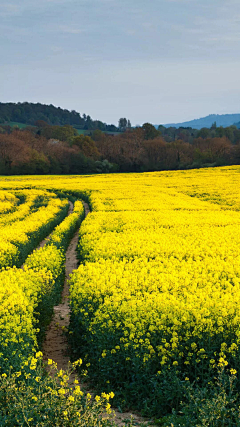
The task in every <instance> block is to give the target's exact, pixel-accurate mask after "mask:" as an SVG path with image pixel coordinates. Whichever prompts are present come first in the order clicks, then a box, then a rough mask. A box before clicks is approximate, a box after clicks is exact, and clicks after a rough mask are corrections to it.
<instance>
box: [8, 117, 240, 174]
mask: <svg viewBox="0 0 240 427" xmlns="http://www.w3.org/2000/svg"><path fill="white" fill-rule="evenodd" d="M124 125H126V129H125V131H123V132H121V133H117V134H114V135H110V134H107V133H105V132H103V131H101V130H99V129H95V130H92V131H91V134H90V135H78V133H77V131H76V129H75V128H74V127H73V126H71V125H64V126H59V125H48V123H46V122H44V121H38V123H37V126H34V127H31V126H29V127H27V128H25V129H19V128H17V127H10V126H9V125H1V126H0V174H1V175H4V174H6V175H13V174H86V173H108V172H144V171H161V170H174V169H190V168H199V167H207V166H222V165H232V164H240V130H239V129H237V128H236V127H235V126H231V127H229V128H217V127H216V126H215V125H213V126H212V128H211V129H201V130H199V131H198V130H195V129H191V128H187V129H184V128H179V129H176V128H164V127H162V126H160V127H159V128H158V129H156V128H155V127H154V126H153V125H152V124H150V123H145V124H144V125H143V126H141V127H137V128H131V127H130V126H129V127H128V125H129V123H128V121H127V123H126V122H124Z"/></svg>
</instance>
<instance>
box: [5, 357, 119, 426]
mask: <svg viewBox="0 0 240 427" xmlns="http://www.w3.org/2000/svg"><path fill="white" fill-rule="evenodd" d="M78 364H81V361H77V362H75V364H74V365H72V366H70V367H69V370H68V371H63V370H62V369H60V370H59V369H58V368H57V365H56V363H54V362H53V361H52V360H51V359H49V360H48V366H49V367H50V374H49V375H46V373H45V371H44V366H43V364H42V353H41V352H37V353H36V354H35V355H34V356H31V357H29V358H28V359H27V360H26V361H25V362H24V363H23V364H22V366H21V367H20V370H19V371H18V372H14V371H12V370H10V371H9V372H8V374H6V373H4V374H3V375H2V376H1V379H0V424H1V426H6V427H8V426H9V427H13V426H14V427H35V426H38V427H41V426H42V427H48V426H49V427H50V426H53V425H54V426H58V427H75V426H80V427H104V426H105V427H107V426H111V425H112V423H111V421H110V419H109V418H110V416H109V415H108V416H107V414H110V413H111V405H110V403H109V401H110V399H111V398H112V397H113V396H114V394H113V393H109V394H106V393H102V395H101V396H98V395H97V396H95V398H93V397H92V396H91V395H90V394H89V393H88V394H86V393H83V391H82V390H81V388H80V386H79V382H78V380H77V379H75V380H74V382H73V384H72V383H71V380H70V376H71V373H72V371H73V370H74V369H75V367H76V365H78Z"/></svg>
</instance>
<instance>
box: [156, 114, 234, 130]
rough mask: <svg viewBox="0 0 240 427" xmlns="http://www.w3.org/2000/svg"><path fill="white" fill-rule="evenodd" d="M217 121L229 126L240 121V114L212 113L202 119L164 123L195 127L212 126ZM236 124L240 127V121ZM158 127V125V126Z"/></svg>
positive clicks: (219, 123) (177, 126)
mask: <svg viewBox="0 0 240 427" xmlns="http://www.w3.org/2000/svg"><path fill="white" fill-rule="evenodd" d="M214 122H216V125H217V126H218V127H219V126H223V127H227V126H231V125H234V124H236V123H237V122H240V114H210V115H209V116H206V117H202V118H200V119H194V120H190V121H188V122H183V123H169V124H166V125H164V126H165V127H176V128H179V127H191V128H193V129H202V128H210V127H211V126H212V124H213V123H214ZM236 126H238V127H240V123H238V124H237V125H236ZM156 127H157V126H156Z"/></svg>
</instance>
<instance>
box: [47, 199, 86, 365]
mask: <svg viewBox="0 0 240 427" xmlns="http://www.w3.org/2000/svg"><path fill="white" fill-rule="evenodd" d="M70 203H71V202H70ZM82 203H83V205H84V209H85V218H86V216H87V215H88V213H89V212H90V209H89V206H88V204H87V203H85V202H82ZM70 209H73V204H72V203H71V204H70V208H69V210H70ZM70 213H71V212H70ZM78 236H79V230H77V231H76V233H75V234H74V236H73V238H72V240H71V242H70V244H69V246H68V248H67V251H66V262H65V281H64V286H63V291H62V299H61V303H60V304H59V305H57V306H55V307H54V315H53V318H52V321H51V323H50V325H49V327H48V330H47V333H46V338H45V341H44V343H43V348H42V352H43V360H44V361H47V360H48V359H52V360H54V362H56V363H57V365H58V369H63V370H65V371H66V370H67V369H68V366H69V362H70V357H69V354H68V340H67V337H66V334H65V333H64V331H65V329H66V328H68V326H69V320H70V308H69V304H68V296H69V285H68V280H69V276H70V274H71V273H72V271H73V270H76V269H77V267H78V259H77V252H76V248H77V244H78ZM45 240H47V239H45ZM43 242H44V241H43ZM43 242H42V243H43Z"/></svg>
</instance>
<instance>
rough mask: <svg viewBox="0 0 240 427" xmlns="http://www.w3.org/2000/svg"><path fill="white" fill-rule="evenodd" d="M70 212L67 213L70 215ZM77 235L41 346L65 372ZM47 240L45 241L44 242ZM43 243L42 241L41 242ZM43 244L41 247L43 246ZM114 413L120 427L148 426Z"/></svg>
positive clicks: (83, 385) (45, 357) (85, 206)
mask: <svg viewBox="0 0 240 427" xmlns="http://www.w3.org/2000/svg"><path fill="white" fill-rule="evenodd" d="M82 203H83V205H84V208H85V218H86V216H87V215H88V213H89V212H90V209H89V206H88V204H87V203H85V202H82ZM71 209H73V206H72V203H71V202H70V208H69V211H70V210H71ZM71 211H72V210H71ZM71 211H70V212H69V213H71ZM78 235H79V230H78V231H77V232H76V233H75V235H74V236H73V238H72V240H71V242H70V245H69V247H68V249H67V252H66V264H65V266H66V270H65V271H66V272H65V282H64V288H63V292H62V302H61V303H60V304H59V305H57V306H55V307H54V316H53V319H52V321H51V323H50V325H49V328H48V331H47V334H46V339H45V342H44V344H43V349H42V351H43V360H44V361H45V362H47V360H48V359H52V360H54V362H56V363H57V365H58V369H63V370H67V369H68V366H69V361H70V357H69V353H68V341H67V337H66V334H65V333H64V329H65V328H67V327H68V325H69V319H70V308H69V304H68V296H69V285H68V279H69V275H70V274H71V273H72V271H73V270H75V269H77V267H78V260H77V252H76V248H77V243H78ZM46 241H47V239H45V242H46ZM43 242H44V241H43ZM43 242H42V243H41V245H42V246H43V245H44V244H43ZM74 378H75V375H72V378H70V383H71V382H73V381H74ZM80 386H81V388H82V389H83V390H84V391H85V392H90V393H91V394H92V395H94V391H93V390H90V389H89V388H88V387H87V386H86V385H85V384H80ZM114 412H115V415H116V416H115V418H114V421H115V423H116V424H117V425H118V426H119V427H121V426H124V425H125V424H126V420H130V419H131V417H132V416H133V418H134V421H135V424H134V425H136V426H140V425H149V423H148V422H146V420H145V419H143V418H142V417H140V416H138V415H136V414H132V413H131V412H124V413H121V412H118V411H117V410H114Z"/></svg>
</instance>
